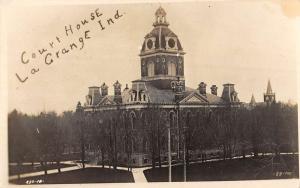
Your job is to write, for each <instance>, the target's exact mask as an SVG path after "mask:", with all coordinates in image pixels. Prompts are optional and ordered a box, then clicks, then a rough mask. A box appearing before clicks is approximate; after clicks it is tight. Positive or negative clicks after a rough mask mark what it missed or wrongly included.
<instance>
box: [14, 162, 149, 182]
mask: <svg viewBox="0 0 300 188" xmlns="http://www.w3.org/2000/svg"><path fill="white" fill-rule="evenodd" d="M63 163H64V164H76V163H74V162H72V161H66V162H63ZM85 166H86V167H93V168H102V165H92V164H85ZM81 168H82V166H81V163H77V166H72V167H65V168H61V172H66V171H71V170H78V169H81ZM104 168H109V166H107V165H105V166H104ZM149 168H151V167H145V168H133V169H132V175H133V178H134V182H135V183H142V182H143V183H145V182H147V179H146V177H145V175H144V173H143V171H144V170H146V169H149ZM117 169H118V170H125V171H127V167H117ZM47 172H48V174H56V173H58V170H57V169H52V170H48V171H47ZM44 174H45V173H44V171H39V172H32V173H24V174H21V175H20V178H27V177H34V176H41V175H44ZM15 179H18V175H13V176H9V180H15Z"/></svg>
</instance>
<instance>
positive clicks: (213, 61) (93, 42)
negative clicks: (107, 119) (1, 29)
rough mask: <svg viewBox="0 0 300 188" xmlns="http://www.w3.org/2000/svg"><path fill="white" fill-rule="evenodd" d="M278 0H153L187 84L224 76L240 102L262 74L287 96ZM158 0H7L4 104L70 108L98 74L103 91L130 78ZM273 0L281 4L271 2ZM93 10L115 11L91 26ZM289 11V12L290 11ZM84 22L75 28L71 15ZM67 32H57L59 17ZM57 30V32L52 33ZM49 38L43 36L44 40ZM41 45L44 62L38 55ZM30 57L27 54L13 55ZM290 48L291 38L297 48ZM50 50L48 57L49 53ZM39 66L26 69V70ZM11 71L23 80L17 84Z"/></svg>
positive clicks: (283, 22) (287, 24) (287, 39)
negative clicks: (56, 1) (39, 1)
mask: <svg viewBox="0 0 300 188" xmlns="http://www.w3.org/2000/svg"><path fill="white" fill-rule="evenodd" d="M278 2H279V1H276V2H275V3H274V2H270V1H255V2H253V1H252V2H245V1H240V2H235V3H233V2H210V3H208V2H194V3H161V6H162V7H163V8H164V9H165V10H166V12H167V20H168V22H169V23H170V25H169V27H170V29H171V30H172V31H173V32H174V33H175V34H177V35H178V37H179V40H180V42H181V44H182V46H183V48H184V51H185V52H186V55H185V61H184V63H185V78H186V85H187V86H189V87H193V88H196V87H197V85H198V84H199V83H200V82H201V81H204V82H205V83H207V85H208V86H209V87H210V86H211V85H212V84H216V85H217V86H218V88H219V89H218V93H219V95H220V94H221V93H222V89H223V86H222V84H224V83H228V82H230V83H234V84H235V88H236V90H237V92H238V97H239V98H240V100H241V101H242V102H249V101H250V98H251V95H252V94H254V96H255V99H256V101H262V100H263V93H264V92H265V91H266V88H267V81H268V79H270V80H271V84H272V89H273V91H274V92H276V98H277V100H280V101H285V102H287V101H288V100H289V99H292V100H294V101H295V100H297V61H299V54H297V53H296V52H297V46H296V44H297V43H296V41H299V36H297V34H298V35H299V33H300V29H299V25H300V24H299V23H300V21H299V17H297V14H295V11H294V10H291V9H288V8H289V6H288V5H287V6H285V5H283V6H282V4H280V3H278ZM159 5H160V4H158V3H147V4H127V5H120V4H114V5H103V4H102V5H101V4H95V5H88V6H86V5H80V6H78V5H76V6H75V5H58V6H55V5H52V6H42V5H39V6H30V5H26V6H12V7H11V8H8V9H6V11H7V12H6V13H7V15H6V16H7V17H6V18H7V19H6V20H7V21H6V22H7V25H6V29H7V30H6V33H7V61H8V73H7V74H8V88H9V99H8V102H9V108H8V110H9V111H11V110H12V109H14V108H16V109H18V110H21V111H22V112H26V113H37V112H39V111H42V110H46V111H50V110H55V111H57V112H59V113H60V112H62V111H65V110H74V109H75V106H76V104H77V102H78V101H81V102H82V103H83V102H84V100H85V95H87V92H88V87H89V86H94V85H96V86H100V85H101V84H102V83H103V82H105V83H106V84H107V85H108V86H109V92H110V93H111V94H112V92H113V86H112V85H113V83H114V82H115V81H116V80H119V82H120V83H121V84H122V85H123V86H122V88H124V87H125V84H126V83H128V84H130V85H131V81H132V80H135V79H138V78H140V60H139V56H138V54H139V50H140V48H141V45H142V43H143V39H144V36H145V35H146V34H147V33H148V32H150V31H151V30H152V28H153V26H152V24H153V22H154V13H155V11H156V9H157V8H158V7H159ZM280 5H281V6H280ZM97 8H98V9H99V11H98V12H99V13H102V14H103V15H102V16H101V20H102V22H103V23H105V18H108V17H113V16H114V14H115V13H116V10H118V11H119V14H120V15H122V17H120V18H119V19H118V20H114V21H115V23H114V24H112V25H110V26H108V25H107V24H106V25H105V27H106V28H105V29H104V30H101V27H100V25H99V23H97V21H98V20H100V18H95V19H94V20H93V21H91V16H90V14H91V13H92V12H94V11H95V9H97ZM293 11H294V12H293ZM83 19H87V20H88V21H89V23H88V24H86V25H85V26H81V28H80V29H79V30H76V24H78V23H80V21H81V20H83ZM69 25H72V28H73V30H74V33H73V34H71V35H69V36H66V33H65V26H69ZM86 30H89V31H90V32H89V33H88V37H90V38H89V39H84V47H83V48H82V49H81V50H79V49H75V50H72V51H70V52H69V53H68V54H64V55H61V51H60V58H59V59H55V57H54V56H55V51H57V50H61V49H62V48H65V47H69V45H70V44H71V43H73V42H76V44H78V47H80V46H81V45H80V44H81V43H80V42H79V41H78V40H79V37H84V32H85V31H86ZM56 36H58V37H59V41H60V42H58V40H57V39H56ZM49 42H53V46H54V47H53V48H51V47H50V45H49ZM42 48H47V52H51V53H52V57H54V62H53V63H52V64H51V65H46V64H45V63H44V57H45V54H46V53H44V54H43V55H40V54H39V53H38V50H41V49H42ZM24 51H26V53H25V54H24V60H27V59H28V58H30V57H32V53H33V52H34V53H36V54H35V55H36V57H35V58H30V60H29V63H27V64H22V62H21V55H22V53H23V52H24ZM298 51H299V47H298ZM49 57H50V56H49ZM32 68H35V69H37V68H38V69H39V71H38V72H36V73H35V74H34V75H33V74H31V73H30V72H31V71H32V70H31V69H32ZM16 73H17V74H18V75H19V76H20V77H21V79H22V78H25V77H26V76H28V79H27V80H26V81H25V82H24V83H21V82H20V81H19V80H18V78H17V77H16V75H15V74H16Z"/></svg>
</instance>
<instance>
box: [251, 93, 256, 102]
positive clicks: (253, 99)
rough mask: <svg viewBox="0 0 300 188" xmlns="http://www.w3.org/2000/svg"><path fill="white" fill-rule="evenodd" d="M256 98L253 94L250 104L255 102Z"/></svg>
mask: <svg viewBox="0 0 300 188" xmlns="http://www.w3.org/2000/svg"><path fill="white" fill-rule="evenodd" d="M255 103H256V102H255V98H254V95H253V94H252V97H251V101H250V104H255Z"/></svg>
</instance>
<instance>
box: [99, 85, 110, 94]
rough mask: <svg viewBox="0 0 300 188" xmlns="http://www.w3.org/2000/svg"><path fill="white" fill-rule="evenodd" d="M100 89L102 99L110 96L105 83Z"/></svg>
mask: <svg viewBox="0 0 300 188" xmlns="http://www.w3.org/2000/svg"><path fill="white" fill-rule="evenodd" d="M100 88H101V95H102V97H104V96H106V95H107V94H108V86H107V85H106V84H105V83H103V84H102V85H101V87H100Z"/></svg>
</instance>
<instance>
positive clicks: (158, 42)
mask: <svg viewBox="0 0 300 188" xmlns="http://www.w3.org/2000/svg"><path fill="white" fill-rule="evenodd" d="M166 15H167V14H166V12H165V10H164V9H163V8H162V7H159V8H158V9H157V11H156V12H155V21H154V23H153V27H154V28H153V29H152V31H151V32H150V33H148V34H147V35H146V36H145V37H144V42H143V46H142V49H141V52H140V58H141V80H143V81H146V82H151V84H152V85H153V86H155V87H157V88H159V89H172V88H171V82H172V81H175V80H178V79H179V80H180V81H182V82H183V83H184V58H183V56H184V54H185V53H184V51H183V49H182V46H181V43H180V41H179V39H178V37H177V35H176V34H175V33H173V32H172V31H171V30H170V29H169V27H168V26H169V23H168V22H167V19H166ZM183 89H184V88H183Z"/></svg>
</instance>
